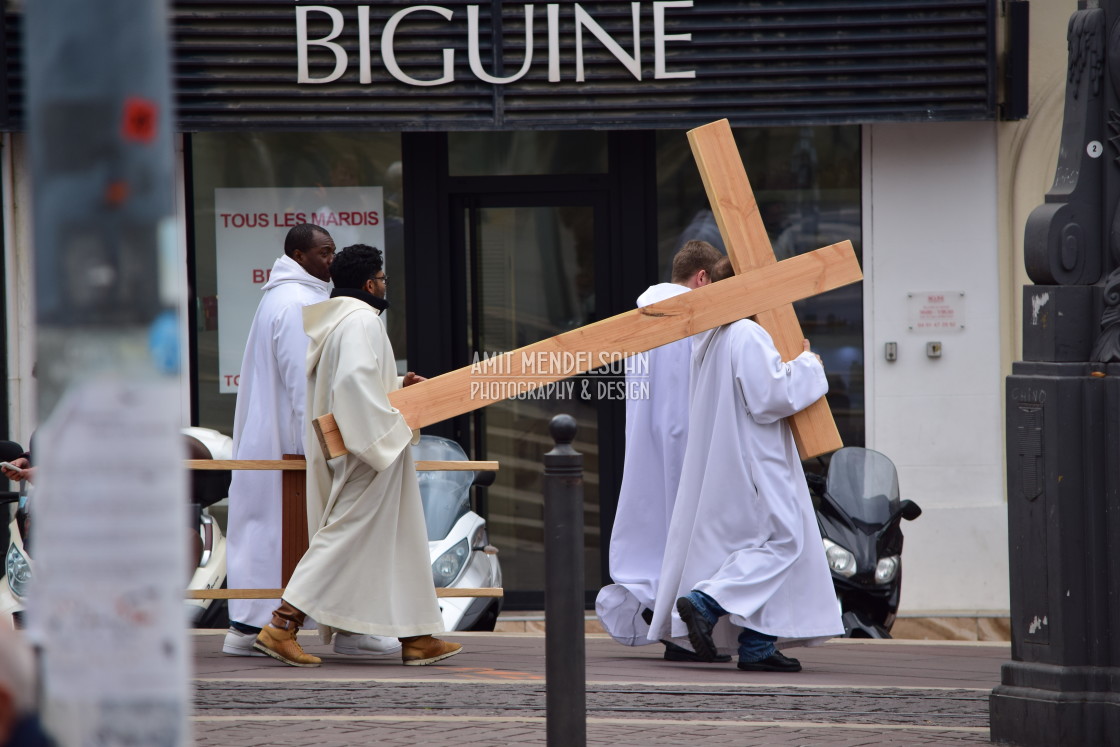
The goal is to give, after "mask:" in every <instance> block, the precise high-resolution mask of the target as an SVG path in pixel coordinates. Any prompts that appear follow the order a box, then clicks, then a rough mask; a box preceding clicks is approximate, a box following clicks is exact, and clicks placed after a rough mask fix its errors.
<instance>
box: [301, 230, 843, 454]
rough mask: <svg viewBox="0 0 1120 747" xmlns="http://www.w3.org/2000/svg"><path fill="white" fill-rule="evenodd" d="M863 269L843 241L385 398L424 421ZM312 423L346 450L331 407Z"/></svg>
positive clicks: (787, 299)
mask: <svg viewBox="0 0 1120 747" xmlns="http://www.w3.org/2000/svg"><path fill="white" fill-rule="evenodd" d="M862 277H863V275H862V273H861V272H860V268H859V262H858V261H857V260H856V256H855V251H854V250H853V249H852V244H851V242H850V241H843V242H841V243H839V244H833V245H832V246H827V247H824V248H822V249H817V250H816V251H813V252H808V253H806V254H801V255H798V256H796V257H791V258H790V259H786V260H783V261H781V262H771V263H770V264H769V265H767V266H764V267H757V268H754V269H750V270H746V271H744V272H742V273H741V274H738V275H736V276H735V277H732V278H728V279H727V280H723V281H720V282H719V283H714V284H712V285H708V286H705V287H703V288H697V289H696V290H693V291H690V292H688V293H682V294H680V295H678V296H674V297H673V298H669V299H666V300H664V301H660V302H658V303H655V304H651V305H649V306H646V307H644V308H641V309H632V310H630V311H627V312H625V313H622V314H618V315H616V316H613V317H610V318H609V319H604V320H602V321H599V322H595V323H594V324H589V325H587V326H585V327H579V328H578V329H573V330H571V331H569V332H565V333H563V334H560V335H557V336H555V337H550V338H547V339H545V340H541V341H540V342H537V343H533V344H532V345H527V346H525V347H523V348H518V349H517V350H514V351H512V352H510V353H504V354H502V355H499V356H497V357H494V358H489V359H486V360H482V361H479V362H478V363H477V364H474V365H470V366H464V367H463V368H460V369H457V370H455V371H450V372H448V373H445V374H443V375H441V376H436V377H433V378H431V379H428V380H427V381H422V382H419V383H417V384H413V385H412V386H409V387H406V388H403V389H398V390H396V391H394V392H392V393H391V394H390V395H389V400H390V402H392V404H393V406H394V407H396V408H397V409H398V410H400V412H401V414H402V415H403V416H404V419H405V421H406V422H407V423H408V424H409V426H411V427H412V428H413V429H417V428H423V427H424V426H427V425H431V424H432V423H438V422H440V421H442V420H446V419H448V418H452V417H455V416H456V415H462V414H464V413H468V412H471V411H473V410H477V409H479V408H482V407H485V406H487V405H491V404H494V403H495V402H497V401H500V400H502V399H507V398H508V397H511V396H515V395H517V394H521V393H523V392H528V391H532V390H533V389H536V388H538V387H540V386H543V385H545V384H548V383H551V382H553V381H559V380H561V379H566V378H568V377H570V376H576V375H578V374H581V373H586V372H587V371H590V370H593V369H596V368H600V367H601V366H603V365H605V364H609V363H612V362H614V361H615V360H618V359H619V358H621V357H624V356H630V355H634V354H635V353H642V352H645V351H647V350H651V349H653V348H655V347H659V346H661V345H666V344H668V343H670V342H675V341H676V340H681V339H684V338H685V337H690V336H691V335H694V334H697V333H699V332H703V331H705V330H709V329H713V328H715V327H718V326H721V325H723V324H728V323H730V322H734V321H738V320H739V319H744V318H746V317H748V316H755V315H758V314H760V313H762V312H764V311H766V310H767V309H771V308H774V307H776V306H782V305H787V306H788V305H789V304H791V303H792V302H794V301H797V300H800V299H802V298H807V297H809V296H813V295H816V294H818V293H823V292H825V291H828V290H833V289H834V288H839V287H841V286H844V285H848V284H850V283H855V282H858V281H859V280H860V279H862ZM799 345H800V342H799ZM542 364H543V365H542ZM495 383H497V384H499V385H508V386H505V389H504V390H502V389H501V388H500V387H499V390H498V391H497V392H496V393H497V394H503V393H504V394H505V396H498V397H496V398H491V397H490V396H489V395H490V394H492V393H494V392H493V387H492V385H493V384H495ZM316 425H317V427H318V429H319V430H320V431H321V435H320V438H321V440H323V444H322V445H323V446H324V451H327V453H328V454H330V455H331V456H337V455H339V454H343V453H345V449H344V447H342V446H339V447H338V448H340V449H341V450H340V451H333V452H332V450H331V448H330V447H329V445H328V444H327V443H326V440H325V439H323V437H322V434H325V433H327V432H330V431H333V432H334V433H336V434H337V426H336V425H335V423H334V418H333V416H332V415H330V414H327V415H324V416H321V417H319V418H316ZM339 435H344V434H339ZM338 443H339V444H341V439H339V440H338Z"/></svg>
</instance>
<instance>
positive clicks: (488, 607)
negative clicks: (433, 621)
mask: <svg viewBox="0 0 1120 747" xmlns="http://www.w3.org/2000/svg"><path fill="white" fill-rule="evenodd" d="M412 458H413V459H415V460H416V461H418V462H419V461H429V460H431V461H455V462H458V461H467V455H466V452H464V451H463V448H462V447H461V446H459V444H457V443H455V442H454V441H452V440H450V439H446V438H440V437H439V436H421V437H420V442H419V443H418V444H416V446H413V447H412ZM416 476H417V479H418V480H419V482H420V496H421V498H422V499H423V502H424V520H425V522H426V524H427V526H428V550H429V552H430V554H431V558H432V578H433V580H434V581H435V584H436V588H489V587H499V586H501V585H502V568H501V566H500V565H499V564H498V551H497V549H495V548H494V547H493V546H492V545H491V544H490V539H489V536H488V534H487V532H486V521H485V520H484V519H483V518H482V517H481V516H479V515H478V514H476V513H475V512H474V511H472V510H471V486H472V485H483V486H485V485H489V484H490V483H492V482H493V481H494V473H493V472H469V471H468V472H458V471H451V470H446V471H436V472H427V471H425V472H417V473H416ZM439 606H440V611H441V612H442V613H443V625H444V629H445V630H449V631H450V630H493V629H494V624H495V623H496V622H497V620H498V613H500V612H501V611H502V600H501V598H494V597H443V598H441V599H440V600H439Z"/></svg>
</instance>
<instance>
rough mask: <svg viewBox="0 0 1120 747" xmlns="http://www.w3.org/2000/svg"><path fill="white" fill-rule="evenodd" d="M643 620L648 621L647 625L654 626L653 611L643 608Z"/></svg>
mask: <svg viewBox="0 0 1120 747" xmlns="http://www.w3.org/2000/svg"><path fill="white" fill-rule="evenodd" d="M642 619H643V620H645V621H646V625H653V610H651V609H650V608H649V607H643V608H642Z"/></svg>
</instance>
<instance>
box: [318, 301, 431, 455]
mask: <svg viewBox="0 0 1120 747" xmlns="http://www.w3.org/2000/svg"><path fill="white" fill-rule="evenodd" d="M336 334H337V335H339V337H338V343H339V345H340V346H341V347H340V349H339V356H338V365H337V366H336V367H335V369H334V372H333V380H332V382H331V389H332V391H333V393H334V408H333V413H334V419H335V422H336V423H337V424H338V430H339V432H340V433H341V434H342V440H343V441H344V442H345V444H346V448H347V450H348V451H349V452H350V453H351V454H353V455H354V456H356V457H358V458H359V459H361V460H362V461H363V462H365V463H366V464H368V465H369V466H371V467H373V468H374V469H375V470H377V471H378V472H381V471H382V470H384V469H385V468H387V467H388V466H389V465H390V464H392V463H393V461H394V460H395V459H396V458H397V457H398V456H400V454H401V452H402V451H404V449H405V447H406V446H408V444H409V443H410V442H411V441H412V429H411V428H409V427H408V423H406V422H405V419H404V416H403V415H401V413H400V411H399V410H397V409H396V408H395V407H393V405H392V403H390V402H389V387H391V386H392V385H393V382H394V381H395V380H396V362H395V360H393V356H392V347H391V346H390V345H389V342H388V338H387V336H386V333H385V328H384V325H382V323H381V321H380V320H379V319H377V317H375V316H372V315H370V314H353V315H351V317H350V318H348V319H347V320H346V321H344V322H343V323H341V324H340V325H339V328H338V330H337V332H336ZM386 356H387V357H388V362H389V364H390V365H392V366H393V369H392V373H391V374H387V372H386V371H385V370H383V368H382V364H383V361H382V358H383V357H386Z"/></svg>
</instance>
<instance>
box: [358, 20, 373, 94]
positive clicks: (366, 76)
mask: <svg viewBox="0 0 1120 747" xmlns="http://www.w3.org/2000/svg"><path fill="white" fill-rule="evenodd" d="M358 82H359V83H362V84H369V83H372V82H373V71H371V70H370V66H369V6H368V5H359V6H358Z"/></svg>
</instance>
